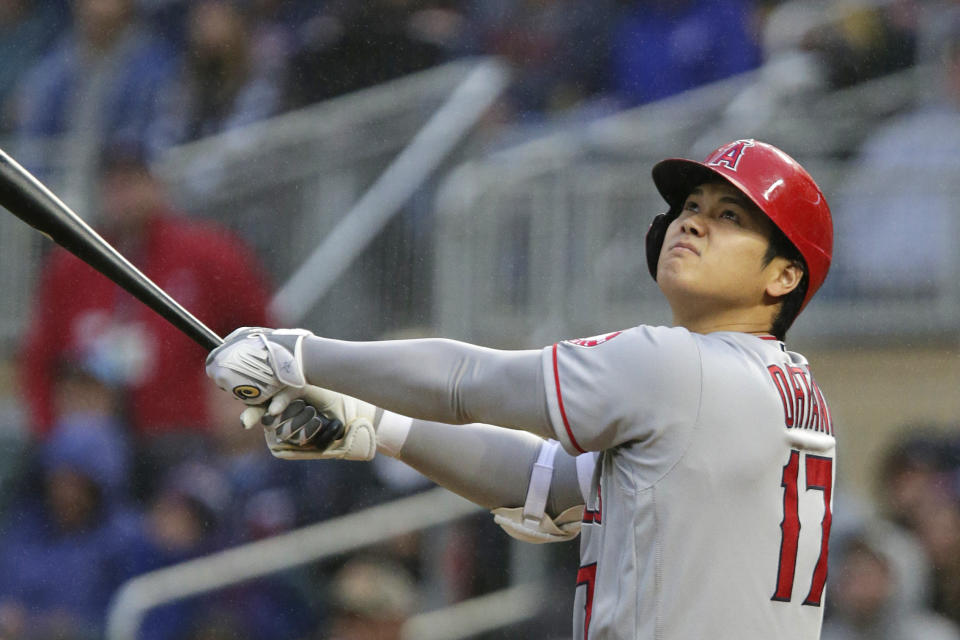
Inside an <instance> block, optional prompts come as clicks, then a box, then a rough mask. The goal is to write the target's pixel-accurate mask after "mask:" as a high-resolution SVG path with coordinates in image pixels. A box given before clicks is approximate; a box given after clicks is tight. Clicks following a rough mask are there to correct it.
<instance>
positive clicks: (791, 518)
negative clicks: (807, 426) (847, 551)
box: [771, 449, 833, 607]
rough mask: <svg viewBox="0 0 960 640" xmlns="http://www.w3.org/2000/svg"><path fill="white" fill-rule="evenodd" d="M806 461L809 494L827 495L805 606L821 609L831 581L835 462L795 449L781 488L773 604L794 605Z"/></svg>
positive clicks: (786, 468) (784, 471)
mask: <svg viewBox="0 0 960 640" xmlns="http://www.w3.org/2000/svg"><path fill="white" fill-rule="evenodd" d="M801 460H802V461H803V467H804V471H805V473H804V475H805V476H806V487H805V490H806V491H821V492H822V493H823V519H822V520H821V521H820V555H819V557H818V558H817V564H816V565H815V566H814V569H813V576H812V578H811V581H810V590H809V592H808V593H807V597H806V598H804V600H803V604H805V605H811V606H815V607H819V606H820V602H821V600H822V598H823V587H824V584H826V581H827V551H828V548H829V543H830V523H831V520H832V517H831V512H830V498H831V493H832V489H833V458H829V457H825V456H817V455H813V454H810V453H801V452H800V451H798V450H796V449H793V450H791V451H790V459H789V461H787V464H785V465H784V466H783V476H782V479H781V483H780V486H782V487H783V521H781V523H780V532H781V538H780V568H779V570H778V571H777V585H776V590H775V591H774V593H773V597H772V598H771V599H772V600H777V601H780V602H790V599H791V597H792V595H793V579H794V575H795V573H796V569H797V550H798V549H799V546H800V494H799V479H800V466H801Z"/></svg>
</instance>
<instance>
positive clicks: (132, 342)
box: [21, 145, 269, 447]
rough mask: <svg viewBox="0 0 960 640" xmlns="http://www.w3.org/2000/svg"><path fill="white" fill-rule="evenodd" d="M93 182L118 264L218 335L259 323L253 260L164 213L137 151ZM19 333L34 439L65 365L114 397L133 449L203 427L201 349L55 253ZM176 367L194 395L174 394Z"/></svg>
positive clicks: (232, 242) (227, 239)
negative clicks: (187, 376) (189, 378)
mask: <svg viewBox="0 0 960 640" xmlns="http://www.w3.org/2000/svg"><path fill="white" fill-rule="evenodd" d="M101 179H102V182H101V191H102V193H101V197H102V215H101V228H100V232H101V234H102V235H104V237H105V238H106V239H107V240H108V241H110V242H111V243H112V244H113V245H114V246H115V247H116V248H117V249H118V250H119V251H120V252H121V253H122V254H123V255H124V256H126V257H127V259H129V260H130V261H131V262H132V263H133V264H135V265H137V266H138V267H139V268H140V269H141V270H142V271H143V272H144V273H145V274H146V275H147V276H148V277H150V278H151V279H152V280H153V281H154V282H156V283H157V284H158V285H159V286H160V287H161V288H163V289H164V290H165V291H167V292H168V293H169V294H170V295H171V296H172V297H173V298H174V299H176V300H177V301H178V302H179V303H180V304H182V305H183V306H184V307H185V308H187V309H188V310H190V311H191V312H192V313H193V314H195V315H196V316H197V317H198V318H199V319H200V320H201V321H203V322H204V323H205V324H207V325H208V326H209V327H210V328H212V329H213V330H214V331H216V332H218V333H221V334H226V333H228V332H229V331H231V330H232V329H234V328H236V327H238V326H243V325H262V324H269V321H268V318H267V317H265V311H264V309H265V308H266V307H267V303H268V294H267V282H266V280H267V279H266V277H265V274H264V272H263V271H262V270H261V268H260V266H259V265H257V264H255V262H254V260H252V259H251V256H252V251H251V250H250V249H248V248H247V247H246V246H244V244H243V243H242V242H241V241H240V240H239V239H238V238H236V237H234V236H233V235H232V234H230V233H229V232H227V231H226V230H224V229H221V228H219V227H217V226H214V225H213V224H211V223H209V222H206V221H199V220H196V219H190V218H187V217H185V216H182V215H178V214H177V213H176V212H174V211H173V210H172V209H171V207H170V205H169V204H168V201H167V199H166V196H165V193H164V190H163V187H162V184H161V183H160V181H159V180H158V179H157V178H155V177H154V176H153V175H152V174H151V172H150V170H149V166H148V163H147V159H146V157H145V156H144V154H143V151H142V148H141V147H137V146H122V145H115V146H113V147H111V148H110V150H109V151H108V152H107V154H106V155H105V156H104V162H103V169H102V177H101ZM28 326H29V330H28V332H27V335H26V337H25V342H24V344H23V348H22V352H21V373H22V378H21V379H22V382H23V387H24V394H25V398H26V402H27V404H28V412H29V418H30V421H31V423H32V428H33V429H34V433H35V434H36V435H37V436H38V437H43V436H44V435H45V434H46V433H47V431H48V430H49V429H50V425H51V424H52V423H53V421H54V420H55V417H56V416H55V415H54V414H55V408H54V403H53V401H52V399H53V397H54V390H55V385H56V379H57V372H58V371H59V370H61V369H62V367H63V366H64V364H69V365H71V366H74V367H76V366H79V367H81V368H82V369H83V370H84V371H85V372H87V373H88V374H90V375H93V376H94V377H96V378H97V379H98V380H99V381H101V382H103V383H106V384H108V385H110V386H111V387H113V388H114V389H115V390H116V391H117V392H118V396H119V397H120V398H121V399H122V402H123V405H124V410H125V412H126V413H127V415H126V418H127V421H128V422H129V423H130V424H131V425H132V428H133V431H134V436H135V441H136V442H137V443H138V444H139V445H141V446H144V445H145V446H148V447H149V446H153V444H155V443H157V442H158V441H159V440H163V439H171V438H168V436H177V435H184V434H197V433H204V432H206V430H207V429H208V420H207V406H206V402H207V401H206V393H205V392H204V390H205V389H206V381H205V376H204V370H203V361H204V358H205V356H206V351H205V350H204V349H203V348H201V347H199V346H198V345H196V344H194V343H193V342H192V341H191V340H190V339H189V338H187V337H185V336H184V335H182V334H181V333H180V332H179V331H178V330H177V329H175V328H173V327H172V326H171V325H170V324H169V323H167V321H166V320H164V319H162V318H161V317H160V316H158V315H157V314H155V313H154V312H153V311H151V310H149V309H148V308H147V307H146V306H144V305H143V304H141V303H140V302H139V301H137V300H136V299H134V298H133V297H132V296H130V295H129V294H127V293H126V292H124V291H122V290H121V289H120V288H119V287H117V286H116V285H114V284H113V283H112V282H110V281H109V280H107V279H106V278H105V277H103V276H102V275H100V274H99V273H97V272H96V271H94V270H93V269H92V268H91V267H89V266H88V265H86V264H85V263H83V262H81V261H80V260H78V259H77V258H75V257H73V256H72V255H70V254H68V253H67V252H66V251H64V250H62V249H59V248H57V249H55V250H54V251H53V252H52V253H51V254H50V255H49V256H48V258H47V260H46V263H45V265H44V266H43V269H42V272H41V275H40V282H39V284H38V286H37V299H36V300H35V302H34V306H33V311H32V319H31V320H30V324H29V325H28ZM184 367H187V368H188V369H189V368H190V367H193V369H194V371H195V374H196V376H195V383H196V384H195V392H191V391H192V390H187V392H186V393H184V391H185V390H184V388H183V385H184V382H183V371H184ZM189 384H190V385H191V386H193V382H190V383H189ZM172 439H174V440H175V439H176V437H174V438H172Z"/></svg>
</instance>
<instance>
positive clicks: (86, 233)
mask: <svg viewBox="0 0 960 640" xmlns="http://www.w3.org/2000/svg"><path fill="white" fill-rule="evenodd" d="M0 206H3V207H4V208H5V209H7V210H8V211H9V212H10V213H12V214H13V215H15V216H17V217H18V218H20V219H21V220H23V221H24V222H26V223H27V224H29V225H30V226H31V227H33V228H34V229H36V230H37V231H39V232H40V233H42V234H44V235H45V236H47V237H48V238H50V239H51V240H53V241H54V242H56V243H57V244H59V245H60V246H61V247H63V248H64V249H66V250H67V251H69V252H70V253H72V254H73V255H75V256H77V257H78V258H80V259H81V260H83V261H84V262H86V263H87V264H89V265H90V266H91V267H93V268H94V269H96V270H97V271H99V272H100V273H102V274H103V275H105V276H106V277H107V278H109V279H110V280H112V281H113V282H115V283H116V284H118V285H120V286H121V287H122V288H123V289H124V290H125V291H127V292H128V293H130V294H131V295H133V296H134V297H135V298H137V299H138V300H140V301H141V302H142V303H144V304H145V305H147V306H148V307H150V308H151V309H153V310H154V311H156V312H157V313H158V314H160V315H161V316H162V317H163V318H166V320H167V321H169V322H170V323H171V324H172V325H173V326H175V327H176V328H177V329H179V330H180V331H182V332H183V333H184V334H185V335H187V336H188V337H190V338H191V339H193V341H194V342H196V343H197V344H199V345H200V346H202V347H203V348H205V349H206V350H207V351H209V350H211V349H213V348H215V347H216V346H218V345H220V344H222V343H223V339H222V338H221V337H220V336H218V335H217V334H216V333H214V332H213V331H212V330H211V329H210V328H209V327H207V326H206V325H205V324H203V323H202V322H200V320H198V319H197V318H196V316H194V315H193V314H191V313H190V312H189V311H187V310H186V309H184V308H183V307H182V306H181V305H180V304H179V303H178V302H177V301H176V300H174V299H173V298H171V297H170V296H169V295H168V294H167V292H166V291H164V290H163V289H161V288H160V287H158V286H157V285H156V284H155V283H154V282H153V281H152V280H151V279H150V278H148V277H147V276H146V275H144V274H143V272H142V271H140V270H139V269H137V268H136V267H135V266H133V264H131V263H130V261H129V260H127V259H126V258H124V257H123V256H122V255H121V254H120V253H119V252H118V251H117V250H116V249H114V248H113V247H112V246H111V245H110V243H109V242H107V241H106V240H104V239H103V238H102V237H101V236H100V234H98V233H97V232H96V231H94V230H93V229H91V228H90V226H89V225H88V224H87V223H86V222H84V221H83V219H82V218H80V216H78V215H77V214H76V213H74V211H73V210H71V209H70V207H68V206H67V205H65V204H64V203H63V202H62V201H61V200H60V198H58V197H57V196H56V195H54V194H53V192H52V191H50V190H49V189H48V188H47V187H46V186H44V185H43V183H42V182H40V181H39V180H38V179H37V178H36V177H35V176H33V174H31V173H30V172H29V171H27V170H26V169H24V168H23V167H22V166H20V165H19V164H18V163H17V162H16V160H14V159H13V158H11V157H10V156H9V155H7V154H6V153H5V152H4V151H3V150H0Z"/></svg>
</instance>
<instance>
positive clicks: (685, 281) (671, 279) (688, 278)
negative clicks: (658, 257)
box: [657, 260, 705, 299]
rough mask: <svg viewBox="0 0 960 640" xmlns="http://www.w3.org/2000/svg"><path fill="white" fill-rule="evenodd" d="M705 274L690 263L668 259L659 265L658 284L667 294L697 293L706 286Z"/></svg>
mask: <svg viewBox="0 0 960 640" xmlns="http://www.w3.org/2000/svg"><path fill="white" fill-rule="evenodd" d="M704 281H705V278H704V275H703V274H702V273H698V270H697V269H694V268H692V267H691V265H689V264H683V263H682V261H673V260H668V261H664V262H661V263H660V264H659V265H658V266H657V286H659V287H660V290H661V291H663V293H664V294H665V295H666V296H667V299H670V298H671V297H673V296H675V295H689V294H696V293H697V292H699V291H700V290H702V289H703V287H704Z"/></svg>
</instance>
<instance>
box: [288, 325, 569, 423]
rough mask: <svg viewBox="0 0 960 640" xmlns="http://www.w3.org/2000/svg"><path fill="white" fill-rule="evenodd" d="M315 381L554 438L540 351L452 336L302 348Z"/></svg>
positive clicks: (416, 412)
mask: <svg viewBox="0 0 960 640" xmlns="http://www.w3.org/2000/svg"><path fill="white" fill-rule="evenodd" d="M303 364H304V373H305V375H306V378H307V380H308V381H309V382H310V384H313V385H316V386H319V387H325V388H328V389H333V390H335V391H339V392H341V393H345V394H347V395H350V396H353V397H356V398H360V399H362V400H366V401H367V402H371V403H373V404H376V405H378V406H380V407H383V408H385V409H388V410H390V411H393V412H396V413H399V414H403V415H407V416H411V417H414V418H419V419H423V420H433V421H436V422H441V423H450V424H466V423H472V422H480V423H486V424H497V425H502V426H504V427H510V428H514V429H523V430H526V431H530V432H532V433H535V434H538V435H541V436H546V437H551V436H552V435H553V433H552V429H551V427H550V422H549V418H548V416H547V409H546V399H545V392H544V387H543V381H542V372H541V367H540V352H539V351H498V350H493V349H484V348H481V347H476V346H473V345H469V344H466V343H463V342H456V341H452V340H437V339H425V340H394V341H383V342H345V341H340V340H330V339H327V338H317V337H311V338H308V339H307V340H306V341H305V342H304V346H303Z"/></svg>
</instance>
